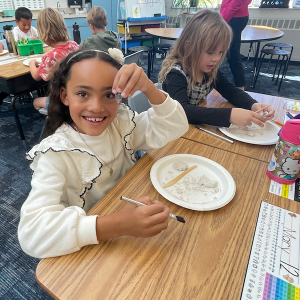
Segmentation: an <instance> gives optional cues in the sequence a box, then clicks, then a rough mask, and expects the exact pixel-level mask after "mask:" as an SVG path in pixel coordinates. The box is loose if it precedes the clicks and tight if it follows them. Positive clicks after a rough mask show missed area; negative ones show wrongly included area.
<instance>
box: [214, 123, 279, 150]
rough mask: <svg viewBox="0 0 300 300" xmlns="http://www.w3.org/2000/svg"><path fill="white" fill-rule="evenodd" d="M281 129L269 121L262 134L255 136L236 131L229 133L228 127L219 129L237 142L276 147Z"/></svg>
mask: <svg viewBox="0 0 300 300" xmlns="http://www.w3.org/2000/svg"><path fill="white" fill-rule="evenodd" d="M280 128H281V127H279V126H278V125H276V124H274V123H273V122H270V121H267V122H266V123H265V127H264V128H263V130H261V131H260V133H255V135H254V136H249V135H247V134H246V131H245V134H242V135H241V134H239V133H234V131H229V130H228V128H226V127H219V130H220V131H221V132H222V133H224V134H225V135H227V136H228V137H231V138H233V139H235V140H237V141H241V142H244V143H248V144H255V145H274V144H276V143H277V142H278V138H279V137H278V132H279V130H280Z"/></svg>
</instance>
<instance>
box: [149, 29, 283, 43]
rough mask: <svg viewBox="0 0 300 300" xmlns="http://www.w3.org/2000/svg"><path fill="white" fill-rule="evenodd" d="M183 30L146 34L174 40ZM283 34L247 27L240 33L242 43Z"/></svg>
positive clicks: (154, 31)
mask: <svg viewBox="0 0 300 300" xmlns="http://www.w3.org/2000/svg"><path fill="white" fill-rule="evenodd" d="M182 30H183V28H147V29H146V32H148V33H149V34H151V35H155V36H157V37H160V38H164V39H170V40H176V39H178V38H179V37H180V35H181V33H182ZM283 35H284V32H283V31H281V30H279V29H276V28H273V27H267V26H254V25H247V26H246V28H245V29H244V30H243V32H242V43H250V42H262V41H271V40H277V39H279V38H281V37H282V36H283Z"/></svg>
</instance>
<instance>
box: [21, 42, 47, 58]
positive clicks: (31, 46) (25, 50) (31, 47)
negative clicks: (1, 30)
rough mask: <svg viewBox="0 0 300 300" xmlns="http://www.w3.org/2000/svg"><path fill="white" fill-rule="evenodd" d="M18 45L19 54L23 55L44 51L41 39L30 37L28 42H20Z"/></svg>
mask: <svg viewBox="0 0 300 300" xmlns="http://www.w3.org/2000/svg"><path fill="white" fill-rule="evenodd" d="M17 46H18V48H19V54H20V55H23V56H26V55H31V54H42V53H44V49H43V43H42V42H41V41H40V40H30V39H28V43H27V44H22V43H21V42H18V44H17Z"/></svg>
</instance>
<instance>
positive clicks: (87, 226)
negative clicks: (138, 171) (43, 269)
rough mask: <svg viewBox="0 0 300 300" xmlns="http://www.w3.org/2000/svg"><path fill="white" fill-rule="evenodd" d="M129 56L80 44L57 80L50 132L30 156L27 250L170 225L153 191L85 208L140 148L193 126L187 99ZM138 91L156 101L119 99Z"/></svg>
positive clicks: (54, 249) (47, 251) (68, 246)
mask: <svg viewBox="0 0 300 300" xmlns="http://www.w3.org/2000/svg"><path fill="white" fill-rule="evenodd" d="M123 61H124V57H123V54H122V52H121V51H120V50H119V49H109V53H107V52H104V51H100V50H83V51H78V52H75V53H71V54H69V55H68V56H67V58H66V59H64V60H63V61H62V63H61V64H60V67H59V69H58V70H57V71H56V72H55V74H54V76H53V77H52V79H51V93H50V98H51V102H50V105H49V109H48V122H47V128H46V129H47V131H48V132H49V133H50V134H52V135H50V136H48V137H47V138H46V139H44V140H43V141H42V142H41V143H40V144H38V145H36V146H35V147H34V148H33V149H32V150H31V151H29V153H28V156H27V158H28V159H29V160H32V161H33V162H32V164H31V166H30V167H31V168H32V170H34V173H33V177H32V182H31V186H32V190H31V192H30V194H29V196H28V198H27V200H26V201H25V203H24V204H23V206H22V209H21V219H20V224H19V229H18V237H19V241H20V245H21V247H22V249H23V250H24V251H25V252H26V253H27V254H29V255H32V256H35V257H43V258H44V257H53V256H59V255H65V254H69V253H72V252H75V251H78V250H79V249H80V248H81V247H83V246H86V245H90V244H97V243H98V241H100V240H104V239H108V238H115V237H119V236H124V235H130V236H135V237H150V236H154V235H156V234H158V233H160V232H161V231H162V230H165V229H166V228H167V226H168V217H169V209H168V208H167V207H165V206H164V205H163V204H162V203H161V202H159V201H155V202H152V201H151V200H150V198H149V197H141V198H139V201H141V202H143V203H145V204H147V205H146V206H140V207H136V206H135V205H132V204H125V205H124V206H123V207H122V208H121V209H120V210H119V211H116V212H115V213H113V214H110V215H103V214H102V215H99V216H97V215H94V216H91V215H90V216H87V215H86V212H87V211H89V210H90V209H91V208H92V206H93V205H94V204H95V203H97V202H98V201H99V200H100V199H101V198H102V197H103V196H104V195H105V194H106V193H107V192H108V191H109V190H110V189H111V188H112V187H113V186H114V185H115V184H116V183H117V182H118V181H119V180H120V179H121V177H122V176H123V175H124V174H125V173H126V172H127V171H128V170H129V169H130V168H131V167H132V166H133V165H134V163H135V158H134V152H135V151H137V150H139V149H153V148H160V147H163V146H164V145H166V144H167V143H168V142H170V141H172V140H175V139H176V138H179V137H180V136H181V135H182V134H184V133H185V132H186V131H187V130H188V122H187V119H186V115H185V113H184V110H183V109H182V107H181V105H180V104H179V103H178V102H177V101H175V100H173V99H171V98H170V97H169V95H168V94H166V93H163V92H162V91H160V90H158V89H157V88H156V87H155V85H154V84H153V83H152V81H151V80H150V79H148V78H147V76H146V74H145V72H144V70H143V69H142V68H140V67H138V66H137V65H136V64H130V65H123V66H121V63H122V62H123ZM99 70H101V71H99ZM137 90H140V91H141V92H143V93H144V94H145V96H146V97H147V98H148V99H149V102H150V104H151V106H152V107H151V108H150V109H149V110H148V111H145V112H143V113H141V114H137V113H136V112H133V111H132V110H130V109H129V107H128V106H126V105H124V104H122V103H121V102H118V101H117V99H116V93H121V96H122V97H123V98H126V97H131V96H132V95H133V94H134V93H135V92H136V91H137ZM116 201H119V200H118V199H116Z"/></svg>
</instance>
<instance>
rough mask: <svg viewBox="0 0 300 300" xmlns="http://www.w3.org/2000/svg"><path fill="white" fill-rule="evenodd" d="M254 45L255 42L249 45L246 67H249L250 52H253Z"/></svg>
mask: <svg viewBox="0 0 300 300" xmlns="http://www.w3.org/2000/svg"><path fill="white" fill-rule="evenodd" d="M252 45H253V42H251V43H250V46H249V50H248V56H247V60H246V66H245V69H247V65H248V61H249V57H250V53H251V50H252Z"/></svg>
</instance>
